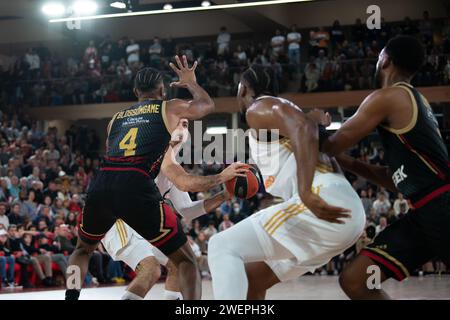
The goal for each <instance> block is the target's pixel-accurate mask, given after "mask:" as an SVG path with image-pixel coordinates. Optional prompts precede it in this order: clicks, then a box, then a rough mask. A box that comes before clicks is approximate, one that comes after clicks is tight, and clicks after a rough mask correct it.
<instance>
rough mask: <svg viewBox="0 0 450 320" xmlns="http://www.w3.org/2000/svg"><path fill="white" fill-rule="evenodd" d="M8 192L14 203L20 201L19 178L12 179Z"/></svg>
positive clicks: (13, 177)
mask: <svg viewBox="0 0 450 320" xmlns="http://www.w3.org/2000/svg"><path fill="white" fill-rule="evenodd" d="M8 192H9V194H10V195H11V197H12V200H13V201H14V200H17V199H19V193H20V186H19V178H18V177H17V176H12V177H11V183H10V186H9V187H8Z"/></svg>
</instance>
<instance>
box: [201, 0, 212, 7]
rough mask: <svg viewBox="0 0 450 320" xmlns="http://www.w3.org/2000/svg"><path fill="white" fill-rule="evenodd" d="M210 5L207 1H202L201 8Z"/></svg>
mask: <svg viewBox="0 0 450 320" xmlns="http://www.w3.org/2000/svg"><path fill="white" fill-rule="evenodd" d="M210 5H211V2H209V1H207V0H206V1H203V2H202V7H209V6H210Z"/></svg>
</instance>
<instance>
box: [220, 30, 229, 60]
mask: <svg viewBox="0 0 450 320" xmlns="http://www.w3.org/2000/svg"><path fill="white" fill-rule="evenodd" d="M230 41H231V35H230V34H229V33H228V32H227V27H221V28H220V33H219V35H218V36H217V55H218V56H225V55H227V54H228V53H229V52H230Z"/></svg>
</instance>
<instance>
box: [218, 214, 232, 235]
mask: <svg viewBox="0 0 450 320" xmlns="http://www.w3.org/2000/svg"><path fill="white" fill-rule="evenodd" d="M232 226H234V223H233V222H232V221H231V220H230V216H229V215H228V214H224V215H223V220H222V222H221V223H220V225H219V232H220V231H224V230H227V229H228V228H231V227H232Z"/></svg>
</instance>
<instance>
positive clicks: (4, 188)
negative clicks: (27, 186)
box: [0, 178, 12, 202]
mask: <svg viewBox="0 0 450 320" xmlns="http://www.w3.org/2000/svg"><path fill="white" fill-rule="evenodd" d="M11 199H12V198H11V196H10V194H9V190H8V181H7V180H6V178H0V201H7V202H11Z"/></svg>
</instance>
